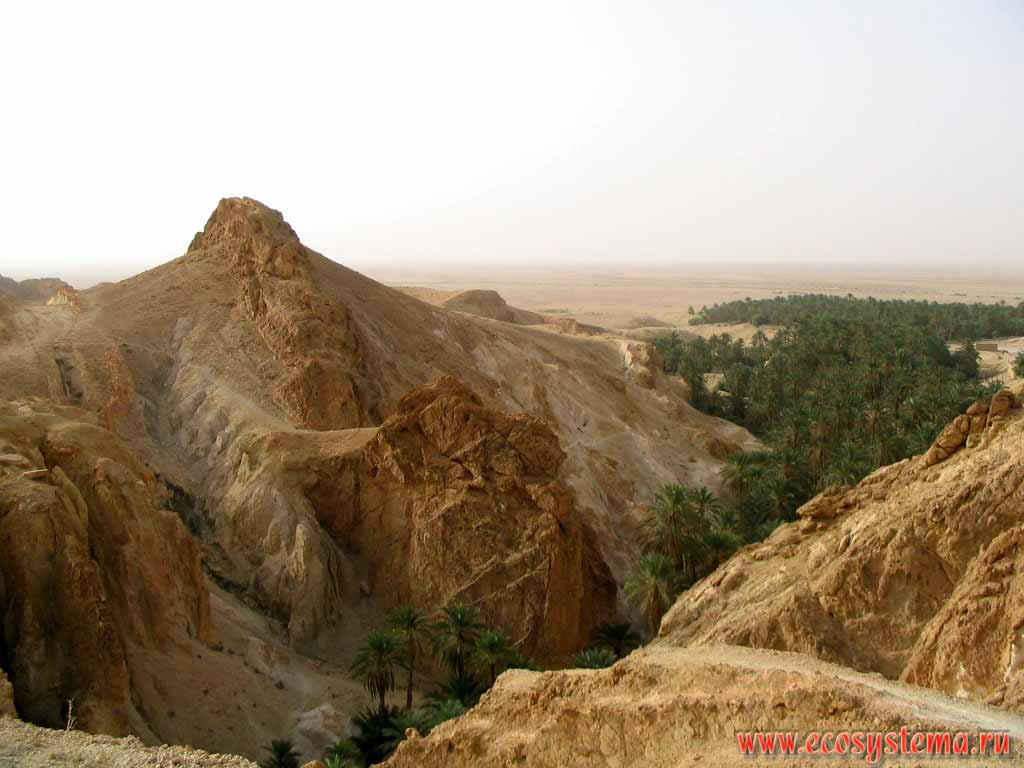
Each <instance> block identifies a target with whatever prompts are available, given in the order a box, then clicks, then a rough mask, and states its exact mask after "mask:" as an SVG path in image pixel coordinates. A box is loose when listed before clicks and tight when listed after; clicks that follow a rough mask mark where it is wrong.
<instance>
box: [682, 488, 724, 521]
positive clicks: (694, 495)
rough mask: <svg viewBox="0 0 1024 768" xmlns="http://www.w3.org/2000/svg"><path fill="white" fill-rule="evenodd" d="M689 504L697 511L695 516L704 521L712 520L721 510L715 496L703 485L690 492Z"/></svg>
mask: <svg viewBox="0 0 1024 768" xmlns="http://www.w3.org/2000/svg"><path fill="white" fill-rule="evenodd" d="M690 503H691V504H692V505H693V507H694V509H695V510H696V511H697V514H699V515H700V516H701V518H703V519H704V520H706V521H710V520H714V519H715V516H716V515H717V514H718V511H719V510H720V509H721V505H719V503H718V499H717V498H716V497H715V494H713V493H712V492H711V491H709V490H708V489H707V488H706V487H705V486H703V485H702V486H700V487H699V488H697V489H696V490H694V491H691V492H690Z"/></svg>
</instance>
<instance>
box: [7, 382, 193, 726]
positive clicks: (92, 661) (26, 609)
mask: <svg viewBox="0 0 1024 768" xmlns="http://www.w3.org/2000/svg"><path fill="white" fill-rule="evenodd" d="M159 497H160V488H159V486H158V484H157V482H156V479H155V478H154V476H153V475H152V473H151V472H149V471H148V470H147V469H146V468H145V467H144V466H143V465H142V464H141V463H140V462H139V460H138V459H137V458H135V456H134V455H132V453H131V452H130V451H129V450H128V449H127V448H126V447H125V445H124V444H123V443H122V442H121V441H120V440H118V438H117V437H116V436H114V435H113V434H111V433H110V432H108V431H107V430H105V429H102V428H101V427H99V426H97V425H96V424H95V423H93V421H92V419H91V417H89V416H88V415H87V414H85V413H84V412H81V411H78V410H76V409H71V408H60V407H55V406H52V405H47V404H45V403H43V402H32V403H29V402H22V403H0V618H2V623H0V626H2V627H3V633H2V636H0V661H2V662H3V666H4V669H5V670H6V672H7V674H8V676H9V677H10V679H11V682H12V683H13V687H14V701H15V704H16V705H17V709H18V712H19V714H20V715H21V716H22V718H24V719H25V720H30V721H32V722H35V723H40V724H44V725H48V726H51V727H60V726H62V725H63V724H64V721H65V719H66V707H67V702H68V701H69V700H70V701H73V702H74V711H75V714H76V716H77V718H78V721H79V723H80V724H81V725H82V727H85V728H88V729H89V730H93V731H98V732H103V733H111V734H125V733H129V732H134V733H140V732H146V730H147V727H146V724H145V722H144V718H143V717H142V716H141V715H140V713H139V711H138V709H137V704H138V702H137V701H136V700H135V699H134V698H133V690H132V685H131V678H132V670H131V668H130V665H129V661H128V657H129V653H128V652H129V648H130V647H132V646H137V647H141V648H166V647H169V646H170V645H172V644H174V643H175V642H176V641H178V640H180V639H183V638H189V637H191V638H196V639H200V640H202V639H204V638H206V637H207V636H208V633H209V604H208V594H207V590H206V585H205V582H204V579H203V574H202V570H201V567H200V559H199V549H198V546H197V545H196V543H195V542H194V541H193V540H192V539H191V537H190V536H189V535H188V533H187V531H186V530H185V528H184V526H183V525H182V524H181V521H180V520H179V519H178V518H177V516H175V515H174V513H172V512H170V511H167V510H165V509H162V508H161V504H160V503H159V501H158V499H159Z"/></svg>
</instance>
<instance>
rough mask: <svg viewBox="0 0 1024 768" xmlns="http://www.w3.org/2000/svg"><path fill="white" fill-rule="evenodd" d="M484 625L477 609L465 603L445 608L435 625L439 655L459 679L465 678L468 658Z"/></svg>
mask: <svg viewBox="0 0 1024 768" xmlns="http://www.w3.org/2000/svg"><path fill="white" fill-rule="evenodd" d="M483 628H484V625H483V623H482V622H481V621H480V619H479V617H478V616H477V612H476V608H474V607H473V606H471V605H466V604H465V603H455V604H454V605H449V606H445V608H444V609H443V610H442V611H441V617H440V619H438V621H437V622H436V623H435V624H434V627H433V630H434V644H435V647H436V650H437V653H438V655H439V656H440V657H441V659H442V660H443V661H444V662H446V663H447V664H448V665H449V666H450V667H451V669H452V671H453V672H454V673H455V676H456V677H458V678H465V677H466V676H467V675H466V657H467V655H468V654H469V651H470V649H471V648H472V647H473V643H474V642H475V641H476V638H477V636H478V635H479V634H480V632H481V630H483Z"/></svg>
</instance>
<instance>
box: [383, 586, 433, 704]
mask: <svg viewBox="0 0 1024 768" xmlns="http://www.w3.org/2000/svg"><path fill="white" fill-rule="evenodd" d="M390 624H391V628H392V629H393V630H394V631H395V633H396V634H397V635H398V636H399V637H400V638H401V640H402V645H403V647H404V650H405V659H404V666H405V668H406V670H407V671H408V672H409V677H408V680H407V681H406V688H405V708H406V709H412V684H413V676H414V675H415V673H416V659H417V658H418V657H419V655H420V652H421V651H422V649H423V643H424V642H426V641H427V640H428V639H429V638H430V622H429V621H428V620H427V617H426V616H425V615H424V614H423V613H422V612H421V611H418V610H417V609H416V608H414V607H412V606H411V605H404V606H402V607H401V608H399V609H398V610H397V611H395V612H394V613H393V614H392V615H391V620H390Z"/></svg>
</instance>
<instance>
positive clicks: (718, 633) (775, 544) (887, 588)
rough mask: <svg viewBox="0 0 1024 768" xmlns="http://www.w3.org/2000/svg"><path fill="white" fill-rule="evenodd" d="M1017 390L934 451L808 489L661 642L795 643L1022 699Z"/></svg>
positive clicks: (690, 599) (1021, 425)
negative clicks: (808, 496)
mask: <svg viewBox="0 0 1024 768" xmlns="http://www.w3.org/2000/svg"><path fill="white" fill-rule="evenodd" d="M1020 393H1021V390H1020V388H1018V389H1017V397H1019V395H1020ZM1017 397H1015V396H1014V394H1012V393H1011V392H1009V391H1006V390H1004V391H1003V392H1002V393H1000V394H999V395H997V396H996V397H995V398H994V399H993V401H992V404H991V407H989V406H986V405H983V404H978V405H976V406H973V407H972V408H971V409H969V410H968V412H967V414H965V415H963V416H960V417H958V418H957V419H956V420H955V421H954V422H953V423H952V424H950V425H949V427H947V428H946V430H945V431H944V432H943V433H942V435H940V437H939V438H938V439H937V441H936V444H935V445H934V446H933V447H932V449H931V450H930V451H929V452H928V454H927V455H925V456H918V457H916V458H912V459H908V460H905V461H902V462H900V463H898V464H894V465H892V466H889V467H885V468H883V469H880V470H878V471H877V472H875V473H874V474H872V475H870V476H869V477H867V478H866V479H865V480H863V481H862V482H861V483H860V484H859V485H858V486H856V487H854V488H832V489H829V490H828V491H826V492H825V493H823V494H821V495H820V496H818V497H816V498H815V499H812V500H811V501H810V502H808V503H807V504H806V505H804V506H803V507H802V508H801V509H800V510H799V515H800V517H801V521H800V522H797V523H791V524H789V525H785V526H783V527H781V528H779V529H778V530H777V531H776V532H775V533H774V534H773V535H772V536H771V537H769V538H768V539H767V540H766V541H764V542H763V543H761V544H757V545H753V546H750V547H747V548H746V549H744V550H743V551H741V552H740V553H738V554H737V555H736V556H734V557H733V558H732V560H730V561H729V562H728V563H726V564H725V565H724V566H722V567H721V568H719V569H718V570H717V571H716V572H715V573H713V574H712V575H711V576H709V577H707V578H706V579H704V580H703V581H702V582H700V583H699V584H698V585H697V586H695V587H694V588H693V589H691V590H689V591H688V592H686V593H685V594H684V595H683V596H682V598H680V600H679V601H678V602H677V603H676V605H675V607H674V608H673V609H672V610H671V612H670V613H669V614H668V615H667V616H666V618H665V620H664V622H663V623H662V628H661V635H662V637H664V638H666V639H669V640H671V641H672V642H673V643H676V644H680V645H691V646H703V645H711V644H719V643H731V644H738V645H749V646H753V647H756V648H772V649H777V650H791V651H799V652H803V653H807V654H811V655H814V656H817V657H819V658H822V659H825V660H828V661H834V662H837V663H840V664H844V665H847V666H850V667H853V668H855V669H859V670H864V671H875V672H881V673H882V674H884V675H886V676H887V677H890V678H903V679H905V680H908V681H911V682H915V683H918V684H921V685H927V686H930V687H934V688H938V689H939V690H942V691H945V692H947V693H949V694H951V695H956V696H963V697H969V698H974V699H980V700H990V701H993V702H997V703H1000V704H1004V705H1005V706H1007V707H1010V708H1013V709H1017V710H1021V708H1022V704H1024V699H1022V680H1024V678H1022V677H1021V672H1020V666H1019V658H1020V654H1021V647H1020V643H1021V639H1020V627H1021V626H1022V625H1024V613H1022V608H1024V604H1022V602H1021V599H1020V583H1019V581H1020V575H1019V573H1020V572H1019V568H1020V564H1021V560H1020V557H1019V554H1018V552H1019V550H1018V549H1017V547H1016V545H1017V543H1018V541H1019V539H1020V535H1021V526H1022V524H1024V413H1022V411H1021V409H1020V405H1019V403H1018V402H1016V400H1017Z"/></svg>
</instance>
